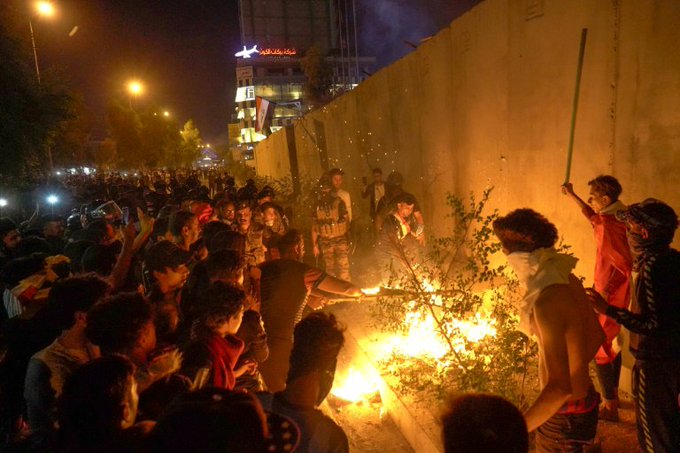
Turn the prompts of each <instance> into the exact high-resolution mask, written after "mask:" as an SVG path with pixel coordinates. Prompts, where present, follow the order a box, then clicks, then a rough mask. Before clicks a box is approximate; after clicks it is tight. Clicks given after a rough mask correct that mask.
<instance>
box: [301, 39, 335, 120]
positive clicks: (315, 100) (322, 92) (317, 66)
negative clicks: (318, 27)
mask: <svg viewBox="0 0 680 453" xmlns="http://www.w3.org/2000/svg"><path fill="white" fill-rule="evenodd" d="M300 66H301V67H302V72H303V73H304V74H305V77H306V78H307V79H306V81H305V84H304V86H303V87H302V90H303V92H304V96H305V102H306V103H308V104H309V105H311V106H312V107H319V106H321V105H323V104H325V103H326V102H328V101H329V100H330V99H331V93H330V89H331V86H332V84H333V71H332V69H331V67H330V65H329V64H328V62H326V59H325V58H324V56H323V55H322V53H321V50H320V49H319V48H318V47H317V46H312V47H310V48H309V49H307V52H305V56H304V57H303V58H302V61H301V62H300Z"/></svg>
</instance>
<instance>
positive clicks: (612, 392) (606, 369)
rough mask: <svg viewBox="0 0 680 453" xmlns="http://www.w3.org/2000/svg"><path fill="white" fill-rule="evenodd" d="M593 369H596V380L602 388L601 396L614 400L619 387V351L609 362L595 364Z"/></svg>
mask: <svg viewBox="0 0 680 453" xmlns="http://www.w3.org/2000/svg"><path fill="white" fill-rule="evenodd" d="M595 370H596V371H597V380H598V381H599V383H600V387H601V388H602V396H603V397H604V399H606V400H615V399H616V397H617V395H616V392H617V390H618V388H619V379H620V378H621V353H619V355H617V356H616V358H615V359H614V361H613V362H611V363H607V364H605V365H595Z"/></svg>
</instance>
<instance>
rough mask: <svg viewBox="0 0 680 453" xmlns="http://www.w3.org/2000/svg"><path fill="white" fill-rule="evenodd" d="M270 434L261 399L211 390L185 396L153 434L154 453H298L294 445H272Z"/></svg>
mask: <svg viewBox="0 0 680 453" xmlns="http://www.w3.org/2000/svg"><path fill="white" fill-rule="evenodd" d="M267 434H268V429H267V420H266V416H265V414H264V412H263V410H262V406H261V405H260V404H259V403H258V401H257V398H255V397H254V396H253V395H250V394H248V393H240V392H229V391H227V390H225V389H216V388H212V387H210V388H205V389H202V390H199V391H197V392H191V393H188V394H185V395H183V396H181V397H180V398H178V399H177V400H176V401H175V402H174V403H173V404H172V405H171V406H170V407H169V408H168V409H167V410H166V412H165V413H164V414H163V415H162V416H161V417H160V419H159V420H158V422H157V423H156V426H155V427H154V429H153V431H152V432H151V436H150V451H152V452H156V453H186V452H191V451H195V452H201V453H224V452H234V453H236V452H243V453H246V452H248V453H250V452H253V453H256V452H267V451H271V452H284V451H291V452H292V451H294V448H293V446H294V444H290V443H288V446H289V448H288V450H284V449H283V448H277V447H276V446H272V445H269V442H268V441H267ZM291 440H292V439H291ZM289 442H290V440H289Z"/></svg>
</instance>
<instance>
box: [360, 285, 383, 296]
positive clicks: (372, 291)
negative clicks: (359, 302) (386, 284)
mask: <svg viewBox="0 0 680 453" xmlns="http://www.w3.org/2000/svg"><path fill="white" fill-rule="evenodd" d="M361 292H362V293H364V296H375V295H376V294H378V293H380V287H379V286H376V287H375V288H361Z"/></svg>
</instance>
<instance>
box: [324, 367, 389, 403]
mask: <svg viewBox="0 0 680 453" xmlns="http://www.w3.org/2000/svg"><path fill="white" fill-rule="evenodd" d="M337 381H340V384H339V385H338V384H337ZM378 383H379V378H378V376H376V375H375V372H371V371H370V370H367V369H364V370H359V369H357V368H355V367H351V368H350V369H349V371H348V372H347V374H346V375H345V376H344V378H342V379H336V385H334V386H333V390H332V391H331V393H332V394H333V395H334V396H336V397H338V398H340V399H343V400H345V401H348V402H350V403H357V402H359V401H368V400H370V399H371V398H372V397H373V396H375V394H376V393H378V389H379V385H378Z"/></svg>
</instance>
